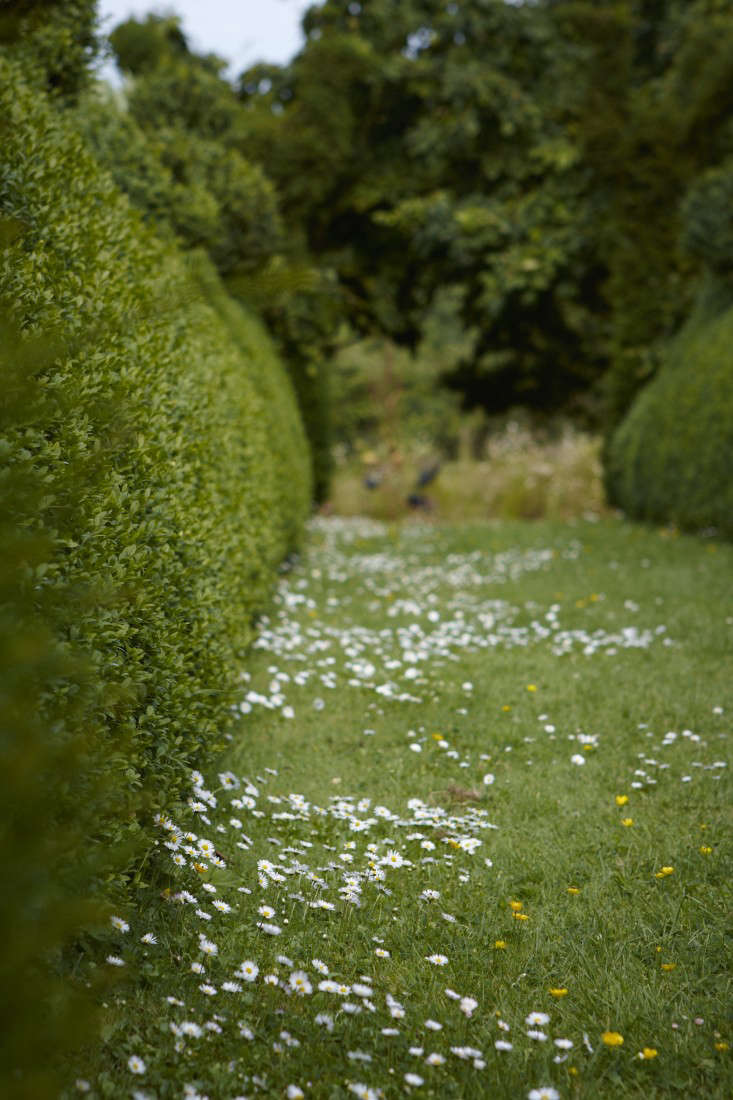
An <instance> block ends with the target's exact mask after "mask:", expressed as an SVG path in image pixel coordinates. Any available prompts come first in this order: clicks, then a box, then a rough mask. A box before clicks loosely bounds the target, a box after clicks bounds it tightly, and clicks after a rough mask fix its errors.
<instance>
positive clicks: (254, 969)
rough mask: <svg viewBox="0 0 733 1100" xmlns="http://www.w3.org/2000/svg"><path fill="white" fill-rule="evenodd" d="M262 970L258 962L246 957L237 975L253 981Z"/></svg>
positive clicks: (247, 980) (246, 980)
mask: <svg viewBox="0 0 733 1100" xmlns="http://www.w3.org/2000/svg"><path fill="white" fill-rule="evenodd" d="M259 972H260V968H259V966H258V965H257V963H255V962H252V960H251V959H245V961H244V962H243V963H242V965H241V966H240V968H239V970H238V971H237V977H238V978H243V979H244V981H245V982H253V981H254V980H255V978H256V977H257V975H258V974H259Z"/></svg>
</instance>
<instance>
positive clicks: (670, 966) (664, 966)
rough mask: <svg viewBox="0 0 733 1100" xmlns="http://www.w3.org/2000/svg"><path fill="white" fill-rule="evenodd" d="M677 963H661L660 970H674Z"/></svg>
mask: <svg viewBox="0 0 733 1100" xmlns="http://www.w3.org/2000/svg"><path fill="white" fill-rule="evenodd" d="M676 966H677V963H662V970H674V968H675V967H676Z"/></svg>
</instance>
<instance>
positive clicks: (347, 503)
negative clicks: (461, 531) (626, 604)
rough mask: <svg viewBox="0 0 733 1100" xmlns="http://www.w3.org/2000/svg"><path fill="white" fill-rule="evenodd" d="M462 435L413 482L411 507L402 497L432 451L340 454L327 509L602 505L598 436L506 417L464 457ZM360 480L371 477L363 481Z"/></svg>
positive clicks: (490, 511) (537, 515) (477, 510)
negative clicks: (426, 480)
mask: <svg viewBox="0 0 733 1100" xmlns="http://www.w3.org/2000/svg"><path fill="white" fill-rule="evenodd" d="M469 436H470V432H468V433H466V432H464V445H463V446H462V447H461V448H460V450H459V454H458V456H457V457H456V458H454V459H448V460H446V461H443V462H442V463H441V465H440V469H439V472H438V474H437V476H436V477H435V478H434V480H433V481H432V482H431V483H430V484H429V485H427V486H426V487H425V488H424V489H419V488H418V489H417V492H418V493H419V494H420V495H421V496H422V497H423V498H424V499H423V502H422V504H421V505H419V506H418V507H417V508H411V507H410V504H409V503H408V497H409V496H410V494H412V493H413V492H414V491H416V486H417V479H418V476H419V474H420V473H421V471H423V470H425V469H427V468H428V467H429V465H430V464H431V461H433V462H434V461H436V458H435V455H434V454H433V455H431V453H430V452H429V451H427V450H425V449H424V448H422V449H421V450H417V451H412V452H409V451H408V452H407V453H406V454H403V453H402V452H400V451H399V450H392V451H387V452H385V453H383V454H382V455H380V454H379V452H377V451H366V452H363V453H362V455H361V457H359V458H356V459H354V458H352V459H350V460H343V459H342V461H341V464H340V465H339V466H337V469H336V474H335V477H334V482H333V491H332V495H331V500H330V510H331V511H332V512H333V513H335V514H338V515H345V516H355V515H368V516H372V517H373V518H375V519H388V520H393V519H398V518H399V517H401V516H405V515H408V514H410V512H411V511H417V512H418V513H419V514H420V515H422V516H426V515H427V516H432V517H434V518H436V519H445V520H453V521H456V520H458V521H460V520H464V519H465V520H480V519H572V518H574V517H577V516H587V515H598V514H600V513H601V512H602V511H603V510H604V508H605V505H604V493H603V485H602V480H601V462H600V449H601V444H600V440H599V439H598V438H596V437H594V436H592V435H589V434H587V433H584V432H581V431H578V430H577V429H575V428H573V427H571V426H568V425H565V426H563V427H561V428H558V429H557V430H556V431H555V432H554V433H549V432H547V431H545V432H544V433H543V432H538V431H534V430H532V429H531V428H530V427H529V426H527V425H523V424H521V423H519V422H517V421H513V420H510V421H509V422H508V423H506V425H505V426H504V427H503V428H502V429H500V430H499V431H497V432H496V433H495V434H492V435H490V436H489V437H488V438H487V439H486V441H485V443H484V444H483V445H482V446H481V448H480V450H479V455H478V457H472V455H471V447H470V446H468V445H466V443H467V439H468V438H469ZM367 481H372V482H375V481H376V482H378V484H377V485H376V487H375V488H373V489H370V488H368V487H367Z"/></svg>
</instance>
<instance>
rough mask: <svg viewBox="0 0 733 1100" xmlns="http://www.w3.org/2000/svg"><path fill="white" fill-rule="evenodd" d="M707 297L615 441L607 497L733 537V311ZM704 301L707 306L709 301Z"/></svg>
mask: <svg viewBox="0 0 733 1100" xmlns="http://www.w3.org/2000/svg"><path fill="white" fill-rule="evenodd" d="M717 290H718V293H717V294H713V293H709V294H706V295H704V297H703V299H702V301H701V305H700V307H699V309H698V312H697V313H696V315H695V316H694V317H693V318H692V319H691V320H690V321H689V322H688V324H687V325H686V327H685V328H684V329H683V330H682V332H681V333H680V335H679V336H678V338H677V340H676V341H675V342H674V344H673V345H672V347H671V348H670V351H669V353H668V356H667V361H666V363H665V365H664V367H663V368H662V370H661V371H660V372H659V374H658V375H657V376H656V377H655V378H654V380H653V381H652V382H650V383H649V385H648V386H647V387H646V388H645V389H644V390H642V392H641V394H640V395H639V396H638V397H637V399H636V401H635V403H634V405H633V406H632V408H631V411H630V412H629V414H628V416H627V417H626V419H625V420H624V421H623V422H622V423H621V425H620V427H619V428H618V429H617V430H616V432H615V434H614V435H613V436H612V438H611V441H610V445H609V447H608V451H607V455H606V485H607V489H608V495H609V499H610V500H611V502H612V503H614V504H617V505H618V506H619V507H621V508H623V509H624V511H626V512H627V513H628V514H629V515H630V516H633V517H636V518H638V519H644V520H652V521H655V522H662V523H676V524H679V526H680V527H685V528H692V529H701V528H708V527H713V528H716V529H718V530H719V531H720V533H721V534H722V535H725V536H727V537H729V538H730V537H733V480H732V479H731V463H732V462H733V352H732V351H731V349H732V348H733V308H731V307H730V297H728V303H729V305H728V308H727V309H726V310H724V311H723V312H718V313H717V314H715V315H713V316H711V305H710V303H712V302H716V303H718V304H719V302H720V300H721V296H720V287H719V286H718V287H717ZM703 303H704V304H703Z"/></svg>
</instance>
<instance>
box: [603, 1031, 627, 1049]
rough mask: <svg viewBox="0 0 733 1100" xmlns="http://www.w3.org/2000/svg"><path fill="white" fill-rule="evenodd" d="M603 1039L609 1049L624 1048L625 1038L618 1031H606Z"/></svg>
mask: <svg viewBox="0 0 733 1100" xmlns="http://www.w3.org/2000/svg"><path fill="white" fill-rule="evenodd" d="M601 1039H602V1040H603V1042H604V1043H605V1044H606V1046H607V1047H620V1046H623V1042H624V1037H623V1035H621V1034H620V1033H619V1032H618V1031H604V1032H603V1034H602V1035H601Z"/></svg>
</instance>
